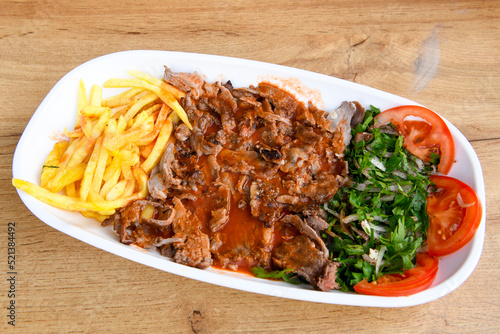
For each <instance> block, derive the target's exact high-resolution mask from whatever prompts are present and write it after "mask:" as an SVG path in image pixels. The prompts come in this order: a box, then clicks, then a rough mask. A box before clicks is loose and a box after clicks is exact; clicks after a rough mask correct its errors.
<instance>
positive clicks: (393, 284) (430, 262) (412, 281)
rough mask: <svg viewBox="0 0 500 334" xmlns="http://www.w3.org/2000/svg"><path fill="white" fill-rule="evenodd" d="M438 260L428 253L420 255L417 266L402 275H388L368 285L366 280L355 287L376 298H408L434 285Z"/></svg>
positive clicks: (356, 289)
mask: <svg viewBox="0 0 500 334" xmlns="http://www.w3.org/2000/svg"><path fill="white" fill-rule="evenodd" d="M438 264H439V261H438V259H436V258H434V257H431V256H430V255H429V254H428V253H418V254H417V258H416V266H415V267H414V268H412V269H408V270H406V271H405V272H404V273H402V274H387V275H383V276H381V277H379V279H378V280H377V281H374V282H371V283H368V281H367V280H366V279H364V280H362V281H361V282H359V283H358V284H356V285H354V290H355V291H356V292H359V293H363V294H366V295H374V296H394V297H397V296H408V295H412V294H415V293H417V292H420V291H422V290H425V289H427V288H428V287H430V286H431V285H432V282H434V279H435V278H436V274H437V271H438Z"/></svg>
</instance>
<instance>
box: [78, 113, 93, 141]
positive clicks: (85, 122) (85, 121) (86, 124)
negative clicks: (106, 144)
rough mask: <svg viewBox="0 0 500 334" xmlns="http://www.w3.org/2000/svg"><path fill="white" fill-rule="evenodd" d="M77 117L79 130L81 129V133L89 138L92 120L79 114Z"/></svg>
mask: <svg viewBox="0 0 500 334" xmlns="http://www.w3.org/2000/svg"><path fill="white" fill-rule="evenodd" d="M78 119H79V120H80V126H81V130H82V132H83V134H84V135H85V137H87V138H91V137H92V126H93V125H92V120H91V119H90V117H87V116H83V115H80V116H79V117H78Z"/></svg>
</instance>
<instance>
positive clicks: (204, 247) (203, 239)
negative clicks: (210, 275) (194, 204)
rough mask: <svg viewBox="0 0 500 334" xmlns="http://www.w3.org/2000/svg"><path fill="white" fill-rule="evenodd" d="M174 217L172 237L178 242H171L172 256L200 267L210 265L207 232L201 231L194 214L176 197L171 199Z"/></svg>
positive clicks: (181, 261) (189, 264)
mask: <svg viewBox="0 0 500 334" xmlns="http://www.w3.org/2000/svg"><path fill="white" fill-rule="evenodd" d="M173 203H174V210H175V217H174V220H173V222H172V229H173V231H174V233H175V234H174V236H173V237H174V238H178V240H180V241H178V242H174V243H172V244H171V245H172V247H173V258H174V261H175V262H177V263H181V264H185V265H188V266H191V267H197V268H200V269H204V268H208V267H210V266H211V265H212V255H211V253H210V240H209V237H208V235H207V234H205V233H203V232H202V231H201V228H202V225H201V222H200V220H199V219H198V217H197V216H196V215H193V214H192V213H191V212H190V211H189V210H186V208H185V207H184V205H183V204H182V202H181V201H180V200H179V199H178V198H174V199H173Z"/></svg>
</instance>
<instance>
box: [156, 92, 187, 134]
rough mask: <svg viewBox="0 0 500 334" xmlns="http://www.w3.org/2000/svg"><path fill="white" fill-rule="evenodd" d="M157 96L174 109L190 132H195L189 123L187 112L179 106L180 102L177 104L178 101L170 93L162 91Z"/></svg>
mask: <svg viewBox="0 0 500 334" xmlns="http://www.w3.org/2000/svg"><path fill="white" fill-rule="evenodd" d="M157 94H158V97H159V98H160V99H161V100H162V101H163V103H165V104H166V105H167V106H169V107H170V108H172V109H173V110H174V111H175V113H176V114H177V116H179V118H180V119H181V121H182V122H183V123H184V124H186V125H187V127H188V128H189V129H190V130H193V126H192V125H191V123H190V122H189V119H188V116H187V114H186V112H185V111H184V109H183V108H182V107H181V105H180V104H179V102H177V100H176V99H175V98H174V97H173V96H172V95H170V93H168V92H167V91H164V90H162V91H160V92H159V93H157Z"/></svg>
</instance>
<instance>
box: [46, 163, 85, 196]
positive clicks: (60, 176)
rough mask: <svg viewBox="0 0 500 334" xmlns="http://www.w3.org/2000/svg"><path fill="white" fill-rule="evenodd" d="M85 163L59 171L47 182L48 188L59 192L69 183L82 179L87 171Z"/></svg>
mask: <svg viewBox="0 0 500 334" xmlns="http://www.w3.org/2000/svg"><path fill="white" fill-rule="evenodd" d="M85 167H86V165H85V164H79V165H77V166H74V167H66V168H63V169H61V170H59V171H58V172H57V174H56V175H55V176H54V177H53V178H52V179H50V180H49V182H48V183H47V189H48V190H50V191H52V192H54V193H58V192H60V191H61V190H63V189H64V188H65V187H66V186H67V185H68V184H70V183H73V182H75V181H78V180H81V179H82V178H83V174H84V173H85Z"/></svg>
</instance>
